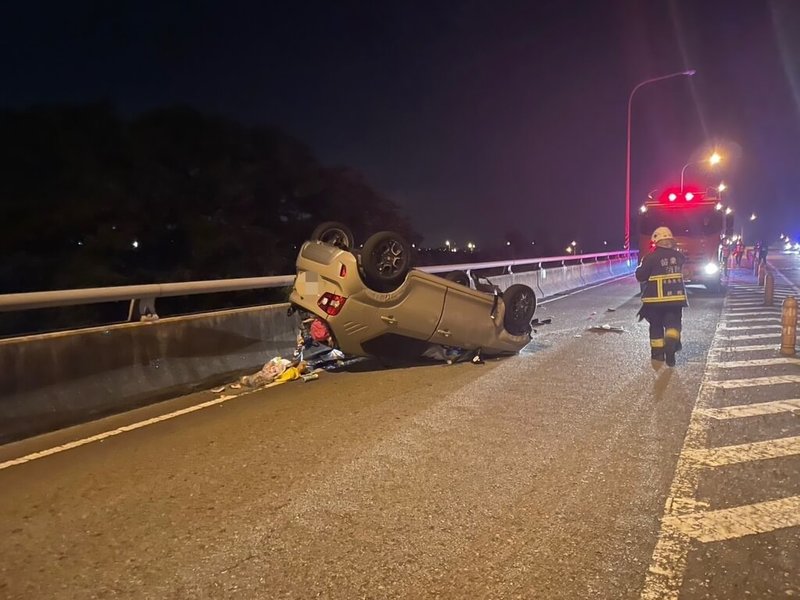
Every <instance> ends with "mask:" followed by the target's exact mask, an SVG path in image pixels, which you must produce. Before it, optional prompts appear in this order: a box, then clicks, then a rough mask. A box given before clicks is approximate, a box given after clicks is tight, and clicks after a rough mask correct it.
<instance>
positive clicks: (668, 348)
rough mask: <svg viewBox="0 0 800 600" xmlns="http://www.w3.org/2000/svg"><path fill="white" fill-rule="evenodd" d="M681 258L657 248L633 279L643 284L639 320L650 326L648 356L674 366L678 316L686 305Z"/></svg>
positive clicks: (679, 318) (676, 253)
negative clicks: (645, 321) (646, 322)
mask: <svg viewBox="0 0 800 600" xmlns="http://www.w3.org/2000/svg"><path fill="white" fill-rule="evenodd" d="M684 260H685V259H684V256H683V254H681V253H680V252H678V251H677V250H673V249H672V248H664V247H662V246H656V249H655V250H653V251H652V252H651V253H650V254H648V255H647V256H645V257H644V258H643V259H642V262H641V264H640V265H639V266H638V268H637V269H636V279H637V280H638V281H640V282H642V283H644V284H645V286H644V292H643V293H642V308H641V310H640V311H639V318H640V320H641V319H647V321H648V323H650V356H651V358H653V359H654V360H664V359H665V358H666V360H667V364H669V365H670V366H671V365H674V364H675V352H676V351H678V350H680V343H681V316H682V312H683V308H684V307H685V306H687V303H686V288H685V287H684V285H683V274H682V272H681V271H682V267H683V263H684Z"/></svg>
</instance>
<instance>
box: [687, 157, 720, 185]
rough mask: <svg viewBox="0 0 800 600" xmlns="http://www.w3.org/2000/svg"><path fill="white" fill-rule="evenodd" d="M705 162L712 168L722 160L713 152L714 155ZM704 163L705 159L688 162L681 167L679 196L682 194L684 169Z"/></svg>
mask: <svg viewBox="0 0 800 600" xmlns="http://www.w3.org/2000/svg"><path fill="white" fill-rule="evenodd" d="M707 160H708V162H709V163H710V164H711V165H712V166H713V165H716V164H717V163H718V162H719V161H720V160H722V158H721V157H720V155H719V154H717V153H716V152H714V154H712V155H711V157H710V158H708V159H707ZM704 162H706V159H703V160H694V161H690V162H688V163H686V164H685V165H683V168H682V169H681V194H682V193H683V176H684V175H685V174H686V167H688V166H690V165H699V164H700V163H704ZM722 189H725V188H724V187H723V188H722Z"/></svg>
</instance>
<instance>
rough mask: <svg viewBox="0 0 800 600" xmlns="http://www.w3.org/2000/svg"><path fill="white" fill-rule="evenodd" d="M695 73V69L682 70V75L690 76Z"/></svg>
mask: <svg viewBox="0 0 800 600" xmlns="http://www.w3.org/2000/svg"><path fill="white" fill-rule="evenodd" d="M695 73H697V71H696V70H695V69H689V70H688V71H684V72H683V74H684V75H689V76H690V77H691V76H692V75H694V74H695Z"/></svg>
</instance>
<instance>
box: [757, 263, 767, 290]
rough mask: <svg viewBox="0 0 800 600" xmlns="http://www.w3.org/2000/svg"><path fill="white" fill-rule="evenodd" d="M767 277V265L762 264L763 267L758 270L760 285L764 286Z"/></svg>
mask: <svg viewBox="0 0 800 600" xmlns="http://www.w3.org/2000/svg"><path fill="white" fill-rule="evenodd" d="M766 276H767V265H765V264H764V263H761V266H760V267H759V268H758V285H764V280H765V278H766Z"/></svg>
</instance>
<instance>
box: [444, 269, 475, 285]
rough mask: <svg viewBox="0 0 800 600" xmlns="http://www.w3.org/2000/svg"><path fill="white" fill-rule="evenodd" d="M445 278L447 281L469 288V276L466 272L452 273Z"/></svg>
mask: <svg viewBox="0 0 800 600" xmlns="http://www.w3.org/2000/svg"><path fill="white" fill-rule="evenodd" d="M444 278H445V279H447V281H452V282H453V283H458V284H460V285H465V286H467V287H469V275H467V273H466V271H450V272H449V273H448V274H447V275H445V276H444Z"/></svg>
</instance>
